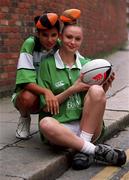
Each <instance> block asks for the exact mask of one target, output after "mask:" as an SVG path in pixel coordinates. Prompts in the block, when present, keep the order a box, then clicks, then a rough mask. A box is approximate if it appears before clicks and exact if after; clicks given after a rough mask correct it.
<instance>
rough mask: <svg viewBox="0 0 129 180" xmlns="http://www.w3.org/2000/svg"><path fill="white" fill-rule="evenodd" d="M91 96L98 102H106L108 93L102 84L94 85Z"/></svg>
mask: <svg viewBox="0 0 129 180" xmlns="http://www.w3.org/2000/svg"><path fill="white" fill-rule="evenodd" d="M88 93H89V96H90V98H91V99H93V100H94V101H96V102H104V103H105V102H106V95H105V92H104V90H103V88H102V87H101V86H98V85H93V86H91V87H90V89H89V92H88Z"/></svg>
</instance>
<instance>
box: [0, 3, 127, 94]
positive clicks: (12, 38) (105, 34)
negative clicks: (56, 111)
mask: <svg viewBox="0 0 129 180" xmlns="http://www.w3.org/2000/svg"><path fill="white" fill-rule="evenodd" d="M69 8H79V9H80V10H81V11H82V16H81V22H82V24H83V26H84V42H83V45H82V48H81V50H80V51H81V53H82V54H83V55H87V56H89V55H90V56H91V55H95V54H97V53H99V52H108V51H110V50H111V49H112V48H114V47H117V46H119V45H121V44H123V43H124V42H125V41H126V40H127V32H126V13H125V12H126V1H124V0H119V1H118V0H108V1H105V0H101V1H100V0H76V1H75V0H61V1H60V0H54V1H52V0H20V1H18V0H1V1H0V33H1V34H0V87H1V88H0V93H2V92H4V93H5V92H8V91H10V90H12V89H13V88H14V83H15V74H16V64H17V59H18V55H19V49H20V46H21V44H22V43H23V41H24V39H25V38H26V37H27V36H28V35H30V34H32V33H34V24H33V17H34V16H36V15H39V14H41V13H42V12H43V11H45V10H52V11H55V12H57V13H59V14H60V13H61V12H62V11H63V10H65V9H69Z"/></svg>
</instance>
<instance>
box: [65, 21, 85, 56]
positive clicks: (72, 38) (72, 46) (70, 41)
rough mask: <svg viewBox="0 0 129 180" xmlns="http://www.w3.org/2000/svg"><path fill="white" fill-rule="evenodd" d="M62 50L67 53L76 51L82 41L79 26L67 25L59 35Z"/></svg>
mask: <svg viewBox="0 0 129 180" xmlns="http://www.w3.org/2000/svg"><path fill="white" fill-rule="evenodd" d="M61 40H62V45H63V48H64V49H65V50H66V51H68V52H73V53H74V52H75V51H77V50H78V49H79V48H80V46H81V43H82V40H83V32H82V28H81V27H80V26H75V25H68V26H66V27H65V28H64V30H63V32H62V35H61Z"/></svg>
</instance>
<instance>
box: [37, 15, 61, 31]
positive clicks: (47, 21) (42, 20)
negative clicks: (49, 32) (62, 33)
mask: <svg viewBox="0 0 129 180" xmlns="http://www.w3.org/2000/svg"><path fill="white" fill-rule="evenodd" d="M57 21H58V15H57V14H56V13H46V14H43V15H42V16H40V17H39V19H38V21H37V23H36V27H37V29H50V28H52V27H53V26H55V24H56V22H57Z"/></svg>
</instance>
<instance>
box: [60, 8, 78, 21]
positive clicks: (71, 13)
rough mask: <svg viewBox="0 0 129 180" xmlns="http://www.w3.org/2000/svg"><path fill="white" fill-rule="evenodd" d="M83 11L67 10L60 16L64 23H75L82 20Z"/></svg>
mask: <svg viewBox="0 0 129 180" xmlns="http://www.w3.org/2000/svg"><path fill="white" fill-rule="evenodd" d="M80 15H81V11H80V10H79V9H68V10H65V11H64V12H63V13H62V15H61V16H60V20H61V21H62V22H64V23H65V22H73V21H76V20H77V19H79V18H80Z"/></svg>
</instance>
